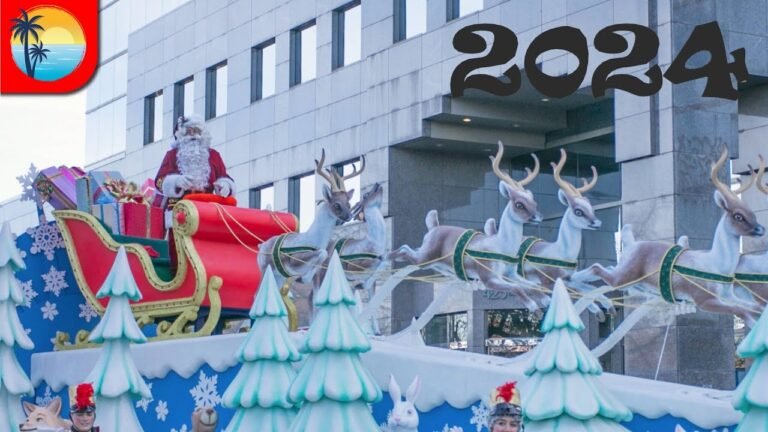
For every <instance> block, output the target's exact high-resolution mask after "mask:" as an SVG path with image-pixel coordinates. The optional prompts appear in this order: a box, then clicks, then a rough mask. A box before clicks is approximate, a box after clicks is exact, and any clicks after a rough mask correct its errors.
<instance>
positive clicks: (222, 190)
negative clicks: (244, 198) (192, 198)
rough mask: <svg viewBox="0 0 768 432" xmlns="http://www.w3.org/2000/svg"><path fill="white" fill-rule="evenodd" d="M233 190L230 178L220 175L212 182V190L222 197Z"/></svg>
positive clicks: (228, 194) (233, 183) (230, 193)
mask: <svg viewBox="0 0 768 432" xmlns="http://www.w3.org/2000/svg"><path fill="white" fill-rule="evenodd" d="M234 190H235V182H233V181H232V180H230V179H228V178H226V177H222V178H220V179H218V180H216V181H215V182H213V192H214V193H215V194H216V195H218V196H222V197H224V198H226V197H228V196H230V195H232V192H234Z"/></svg>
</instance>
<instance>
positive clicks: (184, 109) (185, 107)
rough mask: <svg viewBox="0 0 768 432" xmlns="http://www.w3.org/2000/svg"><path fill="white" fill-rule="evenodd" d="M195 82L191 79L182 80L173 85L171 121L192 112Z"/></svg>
mask: <svg viewBox="0 0 768 432" xmlns="http://www.w3.org/2000/svg"><path fill="white" fill-rule="evenodd" d="M194 101H195V80H194V78H192V77H189V78H187V79H183V80H181V81H179V82H177V83H176V84H174V85H173V121H176V120H177V119H178V118H179V117H181V116H183V115H190V114H192V113H193V112H194V110H195V109H194V106H195V104H194Z"/></svg>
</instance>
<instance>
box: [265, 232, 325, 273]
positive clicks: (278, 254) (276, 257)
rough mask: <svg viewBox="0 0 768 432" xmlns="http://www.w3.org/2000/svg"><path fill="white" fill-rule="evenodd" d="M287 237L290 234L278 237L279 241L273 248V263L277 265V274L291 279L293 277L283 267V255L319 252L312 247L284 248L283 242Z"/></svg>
mask: <svg viewBox="0 0 768 432" xmlns="http://www.w3.org/2000/svg"><path fill="white" fill-rule="evenodd" d="M287 235H288V234H281V235H280V236H278V237H277V240H276V241H275V246H274V247H272V262H273V263H274V264H275V270H277V272H278V273H280V275H282V276H283V277H285V278H289V277H291V276H292V275H291V274H290V273H288V271H287V270H286V269H285V266H284V265H283V255H292V254H296V253H301V252H315V251H317V249H316V248H313V247H311V246H294V247H286V248H284V247H283V241H285V237H286V236H287Z"/></svg>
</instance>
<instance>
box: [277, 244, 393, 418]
mask: <svg viewBox="0 0 768 432" xmlns="http://www.w3.org/2000/svg"><path fill="white" fill-rule="evenodd" d="M354 304H355V300H354V296H353V295H352V290H351V289H350V287H349V283H348V282H347V278H346V277H345V276H344V271H343V270H342V268H341V262H340V261H339V255H338V254H337V253H336V252H334V253H333V256H332V257H331V260H330V262H329V264H328V272H327V273H326V275H325V279H324V280H323V283H322V285H321V286H320V289H319V290H318V291H317V293H316V294H315V297H314V305H315V308H316V315H315V320H314V321H313V322H312V326H311V327H310V329H309V332H308V333H307V336H306V339H305V341H304V345H303V346H302V347H301V351H302V352H303V353H306V354H308V355H309V356H308V358H307V360H306V362H305V363H304V365H303V366H302V368H301V370H300V371H299V373H298V375H297V376H296V379H295V380H294V381H293V384H291V389H290V392H289V398H290V400H291V401H293V402H294V403H297V404H298V403H303V404H302V406H301V410H300V411H299V414H298V415H297V416H296V419H295V420H294V421H293V423H292V424H291V428H290V432H328V431H355V432H378V431H379V428H378V426H377V425H376V421H375V420H374V419H373V416H372V415H371V412H370V410H369V409H368V403H374V402H377V401H379V400H380V399H381V389H380V388H379V386H378V385H377V384H376V382H375V381H374V380H373V377H371V374H370V373H369V372H368V370H366V369H365V368H364V367H363V365H362V361H361V359H360V354H361V353H364V352H367V351H369V350H370V349H371V343H370V342H369V341H368V339H367V337H366V335H365V333H364V332H363V330H362V329H361V328H360V326H359V325H358V323H357V321H356V320H355V318H354V316H353V315H352V312H351V310H350V306H353V305H354Z"/></svg>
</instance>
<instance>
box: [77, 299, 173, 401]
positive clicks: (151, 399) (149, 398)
mask: <svg viewBox="0 0 768 432" xmlns="http://www.w3.org/2000/svg"><path fill="white" fill-rule="evenodd" d="M80 309H81V310H82V309H83V305H80ZM80 316H81V317H82V316H83V313H82V312H80ZM86 321H88V322H90V321H91V320H90V318H87V319H86ZM147 387H149V390H150V392H151V391H152V383H149V384H147ZM154 400H155V398H153V397H152V396H150V397H148V398H141V400H139V401H137V402H136V408H141V409H143V410H144V412H147V408H149V404H150V403H152V401H154ZM166 411H167V409H166ZM167 414H168V413H167V412H166V415H167Z"/></svg>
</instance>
